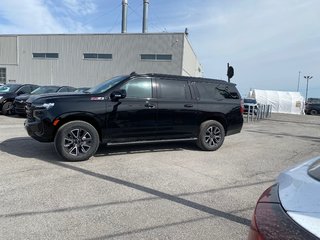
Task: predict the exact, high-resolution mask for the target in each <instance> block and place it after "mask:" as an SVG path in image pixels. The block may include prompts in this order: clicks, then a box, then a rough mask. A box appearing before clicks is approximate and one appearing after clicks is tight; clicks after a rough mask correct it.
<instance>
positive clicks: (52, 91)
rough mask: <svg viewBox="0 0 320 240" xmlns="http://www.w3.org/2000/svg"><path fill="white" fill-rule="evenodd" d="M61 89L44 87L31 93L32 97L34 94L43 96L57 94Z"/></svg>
mask: <svg viewBox="0 0 320 240" xmlns="http://www.w3.org/2000/svg"><path fill="white" fill-rule="evenodd" d="M59 88H60V87H57V86H42V87H38V88H36V89H35V90H33V91H32V92H31V94H32V95H34V94H42V93H55V92H57V91H58V89H59Z"/></svg>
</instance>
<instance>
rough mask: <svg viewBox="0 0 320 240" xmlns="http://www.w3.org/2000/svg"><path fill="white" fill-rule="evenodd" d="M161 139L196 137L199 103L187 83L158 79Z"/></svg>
mask: <svg viewBox="0 0 320 240" xmlns="http://www.w3.org/2000/svg"><path fill="white" fill-rule="evenodd" d="M156 85H157V100H158V136H159V138H187V137H194V136H195V134H196V129H197V115H198V113H197V103H196V101H195V100H194V99H192V98H191V93H190V86H189V84H188V82H186V81H179V80H167V79H157V83H156Z"/></svg>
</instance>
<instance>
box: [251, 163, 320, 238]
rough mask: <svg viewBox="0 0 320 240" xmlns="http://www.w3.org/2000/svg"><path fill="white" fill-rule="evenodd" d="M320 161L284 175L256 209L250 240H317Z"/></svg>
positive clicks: (319, 232)
mask: <svg viewBox="0 0 320 240" xmlns="http://www.w3.org/2000/svg"><path fill="white" fill-rule="evenodd" d="M319 193H320V157H317V158H314V159H311V160H309V161H307V162H305V163H303V164H301V165H298V166H296V167H293V168H291V169H290V170H287V171H284V172H283V173H281V174H280V176H279V177H278V179H277V183H276V184H275V185H273V186H271V187H270V188H268V189H267V190H266V191H265V192H264V193H263V194H262V196H261V197H260V198H259V200H258V203H257V205H256V208H255V211H254V214H253V218H252V222H251V227H250V232H249V237H248V239H249V240H257V239H270V240H278V239H282V240H286V239H288V240H289V239H290V240H291V239H294V240H305V239H308V240H319V239H320V204H319V203H320V194H319Z"/></svg>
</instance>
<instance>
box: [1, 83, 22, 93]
mask: <svg viewBox="0 0 320 240" xmlns="http://www.w3.org/2000/svg"><path fill="white" fill-rule="evenodd" d="M19 87H20V86H19V85H12V84H6V85H3V86H0V93H8V92H15V91H16V90H17V89H18V88H19Z"/></svg>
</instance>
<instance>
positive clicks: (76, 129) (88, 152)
mask: <svg viewBox="0 0 320 240" xmlns="http://www.w3.org/2000/svg"><path fill="white" fill-rule="evenodd" d="M99 143H100V141H99V134H98V132H97V130H96V129H95V128H94V127H93V126H92V125H91V124H89V123H87V122H84V121H72V122H68V123H66V124H64V125H62V126H61V127H60V128H59V130H58V132H57V134H56V136H55V139H54V145H55V148H56V150H57V152H58V153H59V155H60V156H61V157H62V158H64V159H66V160H68V161H83V160H87V159H89V158H90V157H91V156H93V155H94V154H95V153H96V151H97V149H98V147H99Z"/></svg>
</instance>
